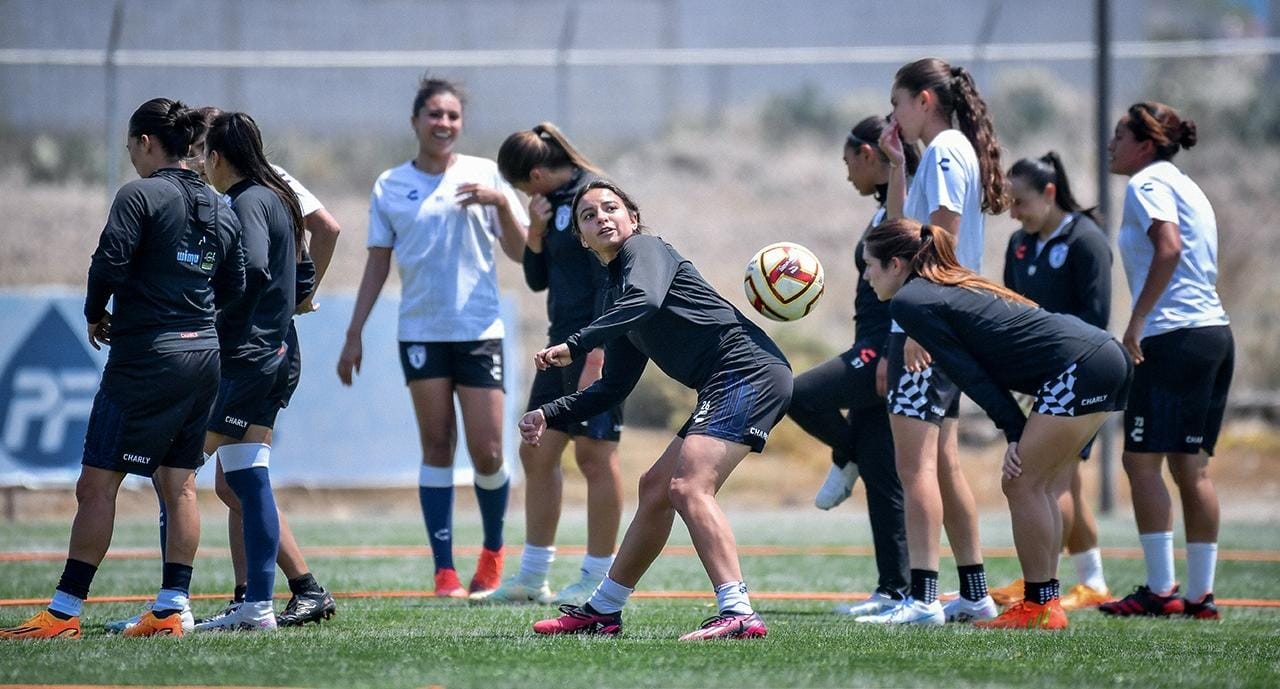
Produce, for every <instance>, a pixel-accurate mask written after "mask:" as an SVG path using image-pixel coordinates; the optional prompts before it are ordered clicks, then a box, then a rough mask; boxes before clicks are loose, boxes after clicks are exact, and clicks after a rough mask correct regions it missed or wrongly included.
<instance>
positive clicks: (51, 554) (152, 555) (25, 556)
mask: <svg viewBox="0 0 1280 689" xmlns="http://www.w3.org/2000/svg"><path fill="white" fill-rule="evenodd" d="M453 550H454V553H455V554H458V555H466V556H470V557H475V556H478V555H479V554H480V546H455V547H454V549H453ZM507 550H508V551H509V552H510V553H511V554H513V555H518V554H519V553H520V550H521V548H520V547H519V546H511V547H510V548H508V549H507ZM302 552H303V554H304V555H305V556H307V557H424V558H425V557H430V555H431V551H429V550H427V547H426V546H421V545H353V546H327V547H312V548H303V549H302ZM556 552H557V553H559V554H561V555H583V554H585V553H586V552H587V549H586V546H581V545H565V546H557V547H556ZM662 552H663V554H664V555H686V556H692V555H697V553H696V552H695V551H694V549H693V546H690V545H669V546H667V547H666V548H664V549H663V550H662ZM200 553H201V554H202V555H205V556H213V557H230V556H231V554H230V552H229V551H228V550H227V549H226V548H204V549H202V550H201V551H200ZM942 553H943V554H944V555H949V554H951V551H950V550H949V549H948V548H943V549H942ZM738 554H739V555H749V556H754V557H779V556H784V555H790V556H805V555H808V556H868V557H869V556H871V555H874V554H875V551H874V550H873V549H872V547H871V546H858V545H851V546H838V545H836V546H821V545H819V546H804V545H800V546H787V545H739V546H738ZM982 554H983V555H984V556H988V557H1009V558H1011V557H1016V556H1017V553H1016V552H1015V551H1014V549H1013V548H1011V547H997V548H983V551H982ZM1175 554H1176V556H1177V557H1180V558H1185V557H1186V550H1185V549H1183V548H1178V549H1176V550H1175ZM1102 555H1103V557H1107V558H1113V559H1118V560H1141V559H1142V550H1141V549H1140V548H1103V549H1102ZM65 558H66V552H65V551H54V550H25V551H24V550H16V551H11V552H0V562H50V561H60V560H63V559H65ZM107 558H108V559H112V560H156V559H159V558H160V551H159V550H158V549H155V548H120V549H117V550H113V551H111V552H109V553H107ZM1218 560H1220V561H1233V562H1280V551H1275V550H1221V551H1219V552H1218Z"/></svg>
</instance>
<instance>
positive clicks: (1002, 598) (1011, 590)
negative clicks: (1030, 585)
mask: <svg viewBox="0 0 1280 689" xmlns="http://www.w3.org/2000/svg"><path fill="white" fill-rule="evenodd" d="M1025 589H1026V583H1025V582H1023V580H1022V577H1018V578H1017V579H1014V580H1013V582H1011V583H1010V584H1008V585H1007V586H1001V587H1000V588H998V589H991V590H990V591H987V593H988V594H990V595H991V600H994V601H995V602H996V604H997V605H1003V606H1009V605H1017V604H1018V603H1019V602H1020V601H1021V600H1022V595H1023V592H1024V590H1025Z"/></svg>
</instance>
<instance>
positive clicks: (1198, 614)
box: [1182, 593, 1222, 620]
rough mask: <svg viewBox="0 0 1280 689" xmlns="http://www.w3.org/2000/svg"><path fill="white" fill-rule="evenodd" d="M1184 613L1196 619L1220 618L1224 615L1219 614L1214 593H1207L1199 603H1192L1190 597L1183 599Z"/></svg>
mask: <svg viewBox="0 0 1280 689" xmlns="http://www.w3.org/2000/svg"><path fill="white" fill-rule="evenodd" d="M1182 614H1183V615H1186V616H1187V617H1190V618H1192V619H1195V620H1220V619H1222V615H1219V614H1218V606H1217V605H1216V604H1214V602H1213V594H1212V593H1206V594H1205V596H1204V598H1202V599H1201V600H1200V602H1199V603H1192V602H1191V601H1190V600H1189V599H1186V598H1183V599H1182Z"/></svg>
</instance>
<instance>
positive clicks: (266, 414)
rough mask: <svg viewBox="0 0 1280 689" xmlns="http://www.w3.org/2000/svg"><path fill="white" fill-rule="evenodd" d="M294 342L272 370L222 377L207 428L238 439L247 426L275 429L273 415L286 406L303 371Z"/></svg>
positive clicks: (276, 414) (299, 355) (300, 356)
mask: <svg viewBox="0 0 1280 689" xmlns="http://www.w3.org/2000/svg"><path fill="white" fill-rule="evenodd" d="M294 344H295V346H293V347H290V348H288V349H287V351H286V352H285V353H284V354H282V355H281V356H282V357H283V358H284V360H283V361H280V362H278V363H277V365H276V366H275V367H274V369H275V370H274V371H271V372H262V373H259V374H256V375H248V376H235V377H224V378H223V379H222V381H221V382H220V384H219V385H218V401H217V402H216V403H215V404H214V405H213V414H212V415H210V417H209V430H210V431H212V432H214V433H221V434H222V435H226V436H231V437H232V438H235V439H236V440H239V439H241V438H243V437H244V433H245V431H246V430H247V429H248V428H249V426H265V427H266V428H275V425H276V416H278V415H279V414H280V410H281V409H284V408H285V407H287V406H289V400H291V399H293V392H294V390H297V388H298V379H299V378H300V377H301V374H302V355H301V354H300V353H299V352H298V348H297V346H296V342H295V343H294Z"/></svg>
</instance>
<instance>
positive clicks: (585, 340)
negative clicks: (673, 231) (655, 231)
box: [566, 235, 680, 358]
mask: <svg viewBox="0 0 1280 689" xmlns="http://www.w3.org/2000/svg"><path fill="white" fill-rule="evenodd" d="M637 240H639V241H637ZM614 260H615V261H622V293H621V294H620V295H619V296H618V298H617V299H616V300H615V301H614V302H613V304H611V305H609V307H608V308H607V309H606V310H605V312H604V313H602V314H600V317H599V318H597V319H595V320H594V321H592V322H591V325H588V326H587V327H585V328H583V329H582V330H581V331H579V332H578V333H576V334H574V335H571V336H570V337H569V339H568V340H566V344H568V345H569V353H570V355H571V356H573V357H574V358H577V357H579V356H581V355H582V354H584V353H586V352H589V351H591V350H593V349H595V348H597V347H599V346H601V345H603V344H605V343H606V342H609V341H611V340H614V339H616V338H618V337H621V336H622V335H625V334H626V333H627V331H629V330H631V329H632V328H634V327H636V325H638V324H639V323H641V322H643V321H645V320H646V319H648V318H649V317H651V316H653V314H655V313H657V311H658V309H660V308H662V302H664V301H666V299H667V291H668V290H669V289H671V281H672V280H674V279H675V276H676V270H677V269H678V268H679V267H680V264H679V263H678V262H677V261H676V259H675V257H674V256H672V255H671V252H670V251H667V248H666V243H664V242H663V241H662V240H661V239H658V238H656V237H647V236H645V235H637V236H636V237H634V238H632V239H630V240H628V241H627V242H626V243H625V244H623V245H622V251H620V252H619V253H618V256H617V257H616V258H614Z"/></svg>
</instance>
